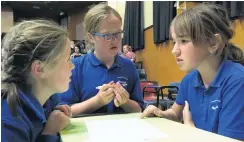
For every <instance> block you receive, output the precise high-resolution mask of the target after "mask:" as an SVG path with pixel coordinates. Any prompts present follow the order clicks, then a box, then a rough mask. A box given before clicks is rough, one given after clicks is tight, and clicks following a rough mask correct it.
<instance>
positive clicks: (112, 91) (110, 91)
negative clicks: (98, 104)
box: [105, 88, 114, 96]
mask: <svg viewBox="0 0 244 142" xmlns="http://www.w3.org/2000/svg"><path fill="white" fill-rule="evenodd" d="M111 93H112V94H113V93H114V89H113V88H109V89H108V90H106V91H105V94H106V96H108V95H110V94H111Z"/></svg>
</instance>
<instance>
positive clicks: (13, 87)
mask: <svg viewBox="0 0 244 142" xmlns="http://www.w3.org/2000/svg"><path fill="white" fill-rule="evenodd" d="M67 37H68V33H67V31H66V30H65V29H63V28H61V27H60V26H59V25H58V24H56V23H54V22H51V21H47V20H30V21H23V22H20V23H19V24H17V25H16V26H14V27H13V28H12V29H11V30H10V32H8V33H7V34H6V36H5V37H4V39H3V43H2V77H1V83H2V87H3V88H2V89H3V92H2V98H4V97H5V96H6V97H7V102H8V105H9V108H10V110H11V112H12V113H13V114H14V115H16V106H17V104H18V89H23V90H24V89H26V88H27V86H28V85H27V83H28V82H27V78H28V75H29V72H30V66H31V64H32V62H33V61H35V60H40V61H42V62H43V63H44V65H48V64H55V63H56V61H58V59H59V57H60V55H61V54H63V52H64V49H65V45H66V41H67Z"/></svg>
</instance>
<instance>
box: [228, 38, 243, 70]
mask: <svg viewBox="0 0 244 142" xmlns="http://www.w3.org/2000/svg"><path fill="white" fill-rule="evenodd" d="M226 49H227V50H228V51H227V53H226V55H227V57H228V59H229V60H232V61H233V62H236V63H240V64H242V65H243V66H244V51H243V50H241V49H240V48H238V47H237V46H235V45H233V44H232V43H228V44H227V48H226Z"/></svg>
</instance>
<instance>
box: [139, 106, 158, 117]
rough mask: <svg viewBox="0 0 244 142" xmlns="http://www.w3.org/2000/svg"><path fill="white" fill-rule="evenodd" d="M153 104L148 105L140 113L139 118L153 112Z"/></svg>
mask: <svg viewBox="0 0 244 142" xmlns="http://www.w3.org/2000/svg"><path fill="white" fill-rule="evenodd" d="M154 107H155V106H152V105H149V106H148V107H147V108H146V109H145V110H144V111H143V113H142V115H141V118H144V117H148V116H150V114H153V110H154V109H155V108H154Z"/></svg>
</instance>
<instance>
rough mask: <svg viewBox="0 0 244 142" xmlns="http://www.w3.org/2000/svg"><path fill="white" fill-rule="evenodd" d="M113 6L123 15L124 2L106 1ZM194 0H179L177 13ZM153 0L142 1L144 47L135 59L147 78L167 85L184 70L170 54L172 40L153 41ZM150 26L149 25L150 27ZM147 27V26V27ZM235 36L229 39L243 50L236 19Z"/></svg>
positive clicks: (243, 25) (241, 26)
mask: <svg viewBox="0 0 244 142" xmlns="http://www.w3.org/2000/svg"><path fill="white" fill-rule="evenodd" d="M108 4H109V5H111V6H112V7H113V8H115V9H116V10H117V11H118V12H119V13H120V14H121V16H123V17H124V10H125V2H116V1H115V2H108ZM196 4H197V3H195V2H180V5H179V8H178V9H177V14H179V13H181V12H182V10H184V9H187V8H190V7H193V6H195V5H196ZM152 18H153V2H152V1H145V2H144V19H145V22H144V25H145V28H147V29H145V31H144V32H145V33H144V34H145V49H144V50H142V51H137V52H136V55H137V59H136V60H137V61H143V67H144V68H145V70H146V73H147V76H148V79H149V80H154V81H158V83H159V84H160V85H168V84H169V83H170V82H176V81H181V79H182V78H183V77H184V76H185V74H186V72H183V71H181V70H180V69H179V67H178V65H177V64H176V61H175V58H174V57H173V55H172V54H171V51H172V48H173V45H172V42H171V41H169V42H168V43H164V44H161V45H160V46H159V47H157V46H156V45H155V44H154V43H153V27H152V24H153V19H152ZM150 26H151V27H150ZM148 27H149V28H148ZM233 28H234V31H235V36H234V37H233V38H232V39H231V42H233V43H234V44H235V45H237V46H239V47H241V48H242V49H243V50H244V40H243V39H244V22H243V21H242V22H241V20H240V19H237V20H235V21H234V23H233Z"/></svg>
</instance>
